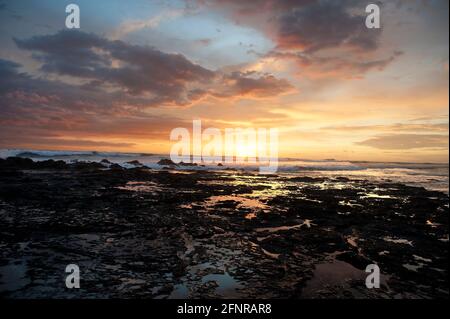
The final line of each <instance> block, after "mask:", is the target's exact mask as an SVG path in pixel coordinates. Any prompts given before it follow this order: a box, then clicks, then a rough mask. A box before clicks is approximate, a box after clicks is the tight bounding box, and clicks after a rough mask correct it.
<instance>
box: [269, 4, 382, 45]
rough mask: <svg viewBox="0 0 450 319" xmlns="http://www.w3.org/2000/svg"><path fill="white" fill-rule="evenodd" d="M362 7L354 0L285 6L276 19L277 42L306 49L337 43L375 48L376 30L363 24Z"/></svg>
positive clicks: (376, 40)
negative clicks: (294, 6) (293, 7)
mask: <svg viewBox="0 0 450 319" xmlns="http://www.w3.org/2000/svg"><path fill="white" fill-rule="evenodd" d="M352 9H355V11H356V12H358V13H355V12H351V11H350V10H352ZM364 9H365V6H364V5H361V3H358V6H355V3H354V1H316V2H314V3H312V4H310V5H307V6H302V7H298V8H295V9H293V10H289V11H287V12H286V13H284V14H282V15H281V16H280V17H279V20H278V24H279V31H278V37H277V42H278V46H279V48H283V49H300V50H302V51H303V52H307V53H308V52H316V51H319V50H322V49H327V48H336V47H341V46H349V47H355V48H357V49H360V50H364V51H372V50H375V49H376V48H377V45H378V39H379V35H380V31H378V30H376V29H371V30H369V29H367V28H366V25H365V19H366V15H365V14H364Z"/></svg>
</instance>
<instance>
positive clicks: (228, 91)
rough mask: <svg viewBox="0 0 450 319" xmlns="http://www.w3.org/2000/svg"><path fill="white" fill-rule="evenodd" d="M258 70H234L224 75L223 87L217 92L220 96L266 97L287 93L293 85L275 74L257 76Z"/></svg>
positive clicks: (216, 94)
mask: <svg viewBox="0 0 450 319" xmlns="http://www.w3.org/2000/svg"><path fill="white" fill-rule="evenodd" d="M257 74H258V73H256V72H245V73H243V72H233V73H231V74H230V75H226V76H224V79H223V89H222V90H220V91H219V93H215V94H214V95H215V96H218V97H233V96H239V97H255V98H266V97H270V96H276V95H279V94H282V93H286V92H288V91H289V90H291V89H292V88H293V87H292V85H290V84H289V82H288V81H286V80H279V79H277V78H275V77H274V76H273V75H268V74H263V75H258V76H256V77H251V76H252V75H257Z"/></svg>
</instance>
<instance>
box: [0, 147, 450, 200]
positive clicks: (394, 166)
mask: <svg viewBox="0 0 450 319" xmlns="http://www.w3.org/2000/svg"><path fill="white" fill-rule="evenodd" d="M11 156H19V157H27V158H31V159H32V160H34V161H43V160H48V159H53V160H63V161H65V162H68V163H70V162H75V161H85V162H100V161H101V160H103V159H107V160H108V161H110V162H112V163H116V164H119V165H121V166H123V167H125V168H131V167H134V165H133V164H130V163H129V162H132V161H139V162H140V163H142V164H143V165H145V166H147V167H149V168H151V169H162V168H163V167H164V166H163V165H159V164H157V163H158V162H159V161H160V160H161V159H168V158H169V155H164V154H142V153H141V154H140V153H120V152H96V151H45V150H39V151H37V150H28V149H2V150H0V158H7V157H11ZM177 169H180V170H215V171H217V170H224V171H225V170H226V171H229V170H230V169H231V170H243V171H248V172H257V171H258V170H259V166H258V165H250V164H248V163H244V164H233V165H228V164H224V166H221V167H219V166H217V164H205V165H202V166H200V165H199V166H180V167H177ZM277 174H283V175H292V176H298V175H301V176H311V177H320V176H326V177H346V178H349V179H359V180H360V179H366V180H369V181H379V182H394V183H403V184H405V185H409V186H418V187H424V188H425V189H428V190H434V191H441V192H445V193H447V194H448V193H449V165H448V163H404V162H368V161H340V160H333V159H327V160H308V159H295V158H279V159H278V170H277Z"/></svg>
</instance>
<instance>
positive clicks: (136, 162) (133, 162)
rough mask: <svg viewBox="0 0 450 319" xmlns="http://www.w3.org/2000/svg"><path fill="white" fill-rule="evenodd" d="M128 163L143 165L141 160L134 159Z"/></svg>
mask: <svg viewBox="0 0 450 319" xmlns="http://www.w3.org/2000/svg"><path fill="white" fill-rule="evenodd" d="M126 163H127V164H131V165H135V166H142V165H143V164H142V163H141V162H139V161H138V160H133V161H129V162H126Z"/></svg>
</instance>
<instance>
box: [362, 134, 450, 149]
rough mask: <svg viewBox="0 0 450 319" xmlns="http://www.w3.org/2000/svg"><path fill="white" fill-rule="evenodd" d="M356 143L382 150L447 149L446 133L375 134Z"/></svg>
mask: <svg viewBox="0 0 450 319" xmlns="http://www.w3.org/2000/svg"><path fill="white" fill-rule="evenodd" d="M356 144H358V145H363V146H370V147H374V148H378V149H382V150H407V149H419V148H440V149H448V135H439V134H390V135H382V136H375V137H372V138H370V139H368V140H365V141H362V142H358V143H356Z"/></svg>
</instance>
